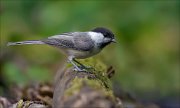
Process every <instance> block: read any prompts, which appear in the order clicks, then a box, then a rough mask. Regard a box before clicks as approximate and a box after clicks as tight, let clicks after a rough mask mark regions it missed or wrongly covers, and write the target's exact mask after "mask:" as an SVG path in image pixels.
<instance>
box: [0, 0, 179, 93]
mask: <svg viewBox="0 0 180 108" xmlns="http://www.w3.org/2000/svg"><path fill="white" fill-rule="evenodd" d="M179 6H180V2H179V1H178V0H177V1H176V0H173V1H161V0H159V1H150V0H149V1H148V0H145V1H141V0H140V1H103V0H99V1H93V0H92V1H56V0H53V1H41V0H37V1H36V0H15V1H13V0H1V2H0V48H1V55H0V64H1V71H0V75H1V77H0V78H2V76H3V79H4V80H5V81H6V82H9V83H10V82H11V83H12V82H14V83H15V82H16V83H26V82H28V81H29V80H30V81H32V80H34V81H37V80H38V81H39V80H40V81H46V80H52V74H53V72H56V70H57V69H58V67H59V66H61V64H62V62H61V61H64V60H63V58H64V56H63V55H62V54H61V53H59V52H58V51H56V50H54V49H53V48H51V47H47V46H41V45H31V46H28V45H27V46H12V47H8V48H7V47H6V43H7V42H9V41H22V40H35V39H42V38H46V37H48V36H51V35H55V34H59V33H63V32H71V31H87V30H91V29H93V28H95V27H98V26H103V27H107V28H109V29H111V30H112V31H113V32H114V33H115V35H116V39H117V40H118V43H117V44H112V45H110V46H108V47H107V48H105V49H104V50H103V51H102V53H101V54H99V55H97V56H96V57H94V58H96V59H100V60H102V61H103V62H104V63H106V64H107V65H113V66H114V67H115V69H116V76H115V77H114V79H113V80H114V81H116V82H118V83H119V84H121V86H122V87H123V88H125V89H127V90H132V91H137V92H150V91H157V92H160V94H161V95H169V94H176V93H179V91H180V84H179V82H180V67H179V65H180V56H179V55H180V48H179V41H180V33H179V30H180V20H179V19H180V18H179V16H180V15H179ZM17 56H18V57H17ZM24 63H25V66H24ZM19 65H20V66H19ZM24 67H26V68H25V69H24ZM9 83H8V84H9Z"/></svg>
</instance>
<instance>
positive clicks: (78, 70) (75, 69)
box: [73, 67, 93, 74]
mask: <svg viewBox="0 0 180 108" xmlns="http://www.w3.org/2000/svg"><path fill="white" fill-rule="evenodd" d="M73 70H74V71H77V72H84V73H88V74H93V73H92V72H91V71H89V70H87V69H84V68H81V67H78V68H76V67H74V69H73Z"/></svg>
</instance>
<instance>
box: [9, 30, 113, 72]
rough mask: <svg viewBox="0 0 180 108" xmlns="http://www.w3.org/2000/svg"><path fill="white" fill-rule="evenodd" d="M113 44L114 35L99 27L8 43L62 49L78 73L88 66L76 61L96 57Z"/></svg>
mask: <svg viewBox="0 0 180 108" xmlns="http://www.w3.org/2000/svg"><path fill="white" fill-rule="evenodd" d="M112 42H114V43H115V42H116V40H115V38H114V34H113V33H112V32H111V31H110V30H108V29H106V28H103V27H97V28H95V29H93V30H91V31H87V32H69V33H62V34H59V35H54V36H51V37H48V38H46V39H42V40H30V41H21V42H8V44H7V46H11V45H24V44H47V45H50V46H54V47H57V48H59V49H61V51H62V52H63V53H64V54H65V55H67V56H68V61H69V62H70V63H71V64H72V65H73V66H74V68H75V70H76V71H85V70H84V69H87V68H86V66H84V65H83V64H81V63H80V62H78V61H77V60H76V59H85V58H88V57H91V56H93V55H96V54H98V53H99V52H100V51H101V50H102V49H103V48H104V47H105V46H107V45H109V44H110V43H112ZM76 63H77V64H79V66H77V65H76ZM82 68H83V69H82Z"/></svg>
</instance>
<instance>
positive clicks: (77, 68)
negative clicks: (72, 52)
mask: <svg viewBox="0 0 180 108" xmlns="http://www.w3.org/2000/svg"><path fill="white" fill-rule="evenodd" d="M68 61H69V62H70V63H71V64H72V65H73V66H74V68H75V69H76V70H77V71H79V72H82V71H84V70H82V69H80V68H79V67H78V66H77V65H76V64H75V63H74V62H73V58H72V57H68Z"/></svg>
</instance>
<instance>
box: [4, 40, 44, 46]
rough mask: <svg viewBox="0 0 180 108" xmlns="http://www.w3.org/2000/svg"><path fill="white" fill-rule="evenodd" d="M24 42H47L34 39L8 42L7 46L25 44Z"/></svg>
mask: <svg viewBox="0 0 180 108" xmlns="http://www.w3.org/2000/svg"><path fill="white" fill-rule="evenodd" d="M24 44H45V43H44V42H42V41H39V40H32V41H21V42H8V43H7V46H12V45H24Z"/></svg>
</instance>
